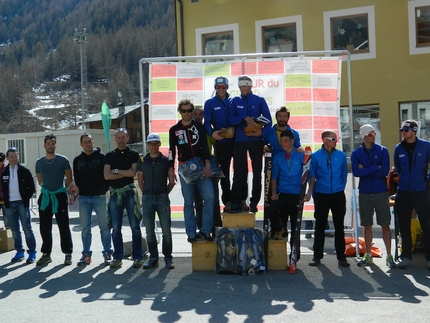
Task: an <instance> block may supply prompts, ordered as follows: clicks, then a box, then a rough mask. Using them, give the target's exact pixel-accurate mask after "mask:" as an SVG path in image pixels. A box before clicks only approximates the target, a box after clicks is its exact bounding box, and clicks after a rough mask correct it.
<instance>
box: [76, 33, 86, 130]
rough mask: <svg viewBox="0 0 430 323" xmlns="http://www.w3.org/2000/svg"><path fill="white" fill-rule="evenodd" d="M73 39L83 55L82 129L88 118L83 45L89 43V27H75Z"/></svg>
mask: <svg viewBox="0 0 430 323" xmlns="http://www.w3.org/2000/svg"><path fill="white" fill-rule="evenodd" d="M73 40H74V41H75V42H76V43H78V44H79V50H80V57H81V110H82V129H85V118H86V116H87V115H86V110H85V91H86V88H85V84H84V83H86V82H87V68H86V55H85V51H84V49H83V45H84V44H85V43H87V28H82V30H81V31H78V28H75V36H74V37H73Z"/></svg>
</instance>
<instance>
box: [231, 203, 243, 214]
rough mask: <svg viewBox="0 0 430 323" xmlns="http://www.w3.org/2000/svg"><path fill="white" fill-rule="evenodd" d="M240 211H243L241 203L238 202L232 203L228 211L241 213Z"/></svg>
mask: <svg viewBox="0 0 430 323" xmlns="http://www.w3.org/2000/svg"><path fill="white" fill-rule="evenodd" d="M240 212H242V208H241V207H240V205H239V204H236V203H232V204H231V208H230V210H229V211H228V213H240Z"/></svg>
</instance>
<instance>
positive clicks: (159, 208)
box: [137, 133, 175, 269]
mask: <svg viewBox="0 0 430 323" xmlns="http://www.w3.org/2000/svg"><path fill="white" fill-rule="evenodd" d="M146 145H147V149H148V154H147V155H146V156H145V157H141V158H140V160H139V162H138V164H137V178H138V182H139V187H140V189H141V191H142V210H143V218H142V219H143V224H144V225H145V228H146V239H147V242H148V249H149V254H150V258H149V260H148V262H147V263H146V264H144V265H143V269H150V268H154V267H157V266H158V249H157V238H156V236H155V212H157V214H158V218H159V219H160V225H161V230H162V232H163V242H162V251H163V255H164V261H165V263H166V266H165V267H166V268H167V269H173V268H175V267H174V265H173V261H172V231H171V229H170V228H171V210H170V200H169V193H170V191H171V190H172V189H173V186H175V175H174V174H173V172H170V173H169V166H168V158H167V157H166V156H164V155H163V154H162V153H161V152H160V146H161V140H160V136H159V135H158V134H157V133H151V134H149V135H148V137H147V139H146Z"/></svg>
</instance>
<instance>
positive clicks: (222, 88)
mask: <svg viewBox="0 0 430 323" xmlns="http://www.w3.org/2000/svg"><path fill="white" fill-rule="evenodd" d="M215 90H227V86H223V85H221V86H215Z"/></svg>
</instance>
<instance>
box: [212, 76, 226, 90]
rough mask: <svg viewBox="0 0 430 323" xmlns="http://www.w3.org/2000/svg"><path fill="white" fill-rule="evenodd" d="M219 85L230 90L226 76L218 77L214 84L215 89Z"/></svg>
mask: <svg viewBox="0 0 430 323" xmlns="http://www.w3.org/2000/svg"><path fill="white" fill-rule="evenodd" d="M218 84H224V85H225V86H226V87H227V89H228V79H227V78H226V77H224V76H219V77H217V78H216V79H215V82H214V87H215V86H217V85H218Z"/></svg>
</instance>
